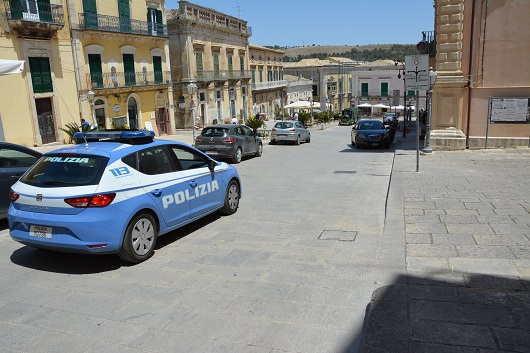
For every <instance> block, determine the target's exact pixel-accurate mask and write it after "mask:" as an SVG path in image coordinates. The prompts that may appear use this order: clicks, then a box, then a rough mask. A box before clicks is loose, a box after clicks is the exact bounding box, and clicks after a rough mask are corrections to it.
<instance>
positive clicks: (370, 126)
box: [358, 120, 384, 130]
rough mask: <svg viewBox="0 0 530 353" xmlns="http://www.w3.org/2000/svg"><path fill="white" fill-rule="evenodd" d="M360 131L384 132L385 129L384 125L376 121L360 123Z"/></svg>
mask: <svg viewBox="0 0 530 353" xmlns="http://www.w3.org/2000/svg"><path fill="white" fill-rule="evenodd" d="M358 129H359V130H382V129H384V126H383V123H382V122H380V121H378V120H374V121H363V122H360V123H359V126H358Z"/></svg>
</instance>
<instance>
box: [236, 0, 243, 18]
mask: <svg viewBox="0 0 530 353" xmlns="http://www.w3.org/2000/svg"><path fill="white" fill-rule="evenodd" d="M235 9H236V10H237V18H241V11H245V10H241V6H239V0H236V7H235Z"/></svg>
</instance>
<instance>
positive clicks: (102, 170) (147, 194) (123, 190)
mask: <svg viewBox="0 0 530 353" xmlns="http://www.w3.org/2000/svg"><path fill="white" fill-rule="evenodd" d="M153 136H154V134H153V133H152V132H150V131H147V130H145V131H143V130H138V131H131V130H127V131H105V132H87V133H81V132H79V133H76V134H75V135H74V138H75V140H76V143H78V144H77V145H75V146H70V147H65V148H61V149H58V150H55V151H53V152H48V153H46V154H45V155H44V156H42V157H41V158H40V159H39V160H38V161H37V162H36V163H35V164H34V165H33V166H32V167H31V168H30V169H29V170H28V171H27V172H26V173H25V174H24V175H23V176H22V177H21V178H20V180H19V181H18V182H17V183H15V184H14V185H13V186H12V188H11V191H10V195H9V196H10V199H11V205H10V207H9V211H8V222H9V232H10V235H11V237H12V238H13V239H14V240H16V241H18V242H20V243H22V244H25V245H29V246H32V247H36V248H42V249H48V250H57V251H65V252H78V253H93V254H102V253H117V254H118V255H119V257H120V258H122V259H123V260H125V261H127V262H131V263H139V262H141V261H144V260H146V259H147V258H149V257H150V256H151V255H152V254H153V251H154V248H155V245H156V240H157V237H158V236H159V235H162V234H165V233H168V232H170V231H172V230H174V229H177V228H179V227H181V226H183V225H185V224H187V223H190V222H193V221H195V220H197V219H199V218H201V217H203V216H205V215H207V214H210V213H212V212H216V211H220V212H221V213H222V214H226V215H228V214H233V213H235V212H236V211H237V208H238V206H239V199H240V197H241V180H240V178H239V175H238V173H237V171H236V169H235V168H234V167H232V166H230V165H229V164H226V163H221V162H216V161H214V160H213V159H211V158H210V157H208V156H207V155H205V154H204V153H202V152H200V151H198V150H196V149H195V148H193V147H191V146H188V145H186V144H184V143H179V142H173V141H164V140H155V139H154V137H153Z"/></svg>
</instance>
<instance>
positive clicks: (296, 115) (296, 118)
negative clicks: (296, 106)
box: [294, 112, 298, 120]
mask: <svg viewBox="0 0 530 353" xmlns="http://www.w3.org/2000/svg"><path fill="white" fill-rule="evenodd" d="M294 120H298V112H296V113H294Z"/></svg>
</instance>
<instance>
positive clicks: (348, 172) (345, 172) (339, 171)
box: [333, 170, 357, 174]
mask: <svg viewBox="0 0 530 353" xmlns="http://www.w3.org/2000/svg"><path fill="white" fill-rule="evenodd" d="M333 173H335V174H355V173H357V171H355V170H336V171H334V172H333Z"/></svg>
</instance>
